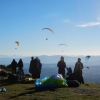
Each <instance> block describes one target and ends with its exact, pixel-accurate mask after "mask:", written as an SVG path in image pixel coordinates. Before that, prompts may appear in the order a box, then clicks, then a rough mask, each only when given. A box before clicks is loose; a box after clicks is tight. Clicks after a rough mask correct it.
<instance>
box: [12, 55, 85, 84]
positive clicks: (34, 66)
mask: <svg viewBox="0 0 100 100" xmlns="http://www.w3.org/2000/svg"><path fill="white" fill-rule="evenodd" d="M11 66H12V73H13V74H17V73H16V68H18V70H19V72H20V73H21V72H23V61H22V59H20V60H19V62H18V63H17V62H16V61H15V59H13V61H12V62H11ZM57 67H58V73H59V74H62V76H63V77H64V78H65V76H66V79H67V80H68V79H69V80H71V79H73V80H78V81H79V82H80V83H83V84H84V79H83V76H82V69H83V63H82V62H81V59H80V58H78V61H77V62H76V63H75V68H74V71H72V69H71V67H69V68H68V67H67V66H66V63H65V61H64V57H63V56H61V58H60V61H58V63H57ZM41 69H42V64H41V61H40V59H39V58H38V57H36V58H34V57H31V61H30V65H29V72H30V73H31V75H32V78H33V79H37V78H40V74H41ZM65 69H67V74H66V73H65V72H66V71H65Z"/></svg>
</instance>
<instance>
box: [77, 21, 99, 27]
mask: <svg viewBox="0 0 100 100" xmlns="http://www.w3.org/2000/svg"><path fill="white" fill-rule="evenodd" d="M96 25H100V22H88V23H85V24H80V25H75V26H77V27H89V26H96Z"/></svg>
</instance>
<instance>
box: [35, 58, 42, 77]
mask: <svg viewBox="0 0 100 100" xmlns="http://www.w3.org/2000/svg"><path fill="white" fill-rule="evenodd" d="M36 59H37V61H38V67H37V78H40V74H41V69H42V64H41V61H40V59H39V58H38V57H37V58H36Z"/></svg>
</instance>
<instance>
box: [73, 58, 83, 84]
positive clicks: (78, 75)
mask: <svg viewBox="0 0 100 100" xmlns="http://www.w3.org/2000/svg"><path fill="white" fill-rule="evenodd" d="M82 69H83V63H82V62H81V59H80V58H78V61H77V62H76V63H75V68H74V75H75V77H76V78H77V80H78V81H79V82H80V83H83V84H84V80H83V76H82Z"/></svg>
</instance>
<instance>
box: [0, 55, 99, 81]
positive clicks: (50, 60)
mask: <svg viewBox="0 0 100 100" xmlns="http://www.w3.org/2000/svg"><path fill="white" fill-rule="evenodd" d="M34 57H36V56H34ZM38 57H39V59H40V60H41V63H42V73H41V77H44V76H50V75H52V74H57V72H58V69H57V62H58V61H59V60H60V57H61V55H54V56H46V55H42V56H38ZM78 57H80V58H81V60H82V63H83V65H84V69H83V77H84V80H85V81H87V82H100V56H91V57H90V59H89V60H88V61H87V62H86V61H85V57H86V56H64V60H65V62H66V65H67V67H72V69H74V65H75V62H76V61H77V58H78ZM14 58H15V60H16V61H17V62H18V61H19V59H20V58H22V60H23V63H24V72H25V74H29V63H30V60H31V57H21V56H15V55H14V56H4V55H0V64H5V65H8V64H10V63H11V61H12V60H13V59H14ZM87 67H89V69H87ZM66 72H67V71H66Z"/></svg>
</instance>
